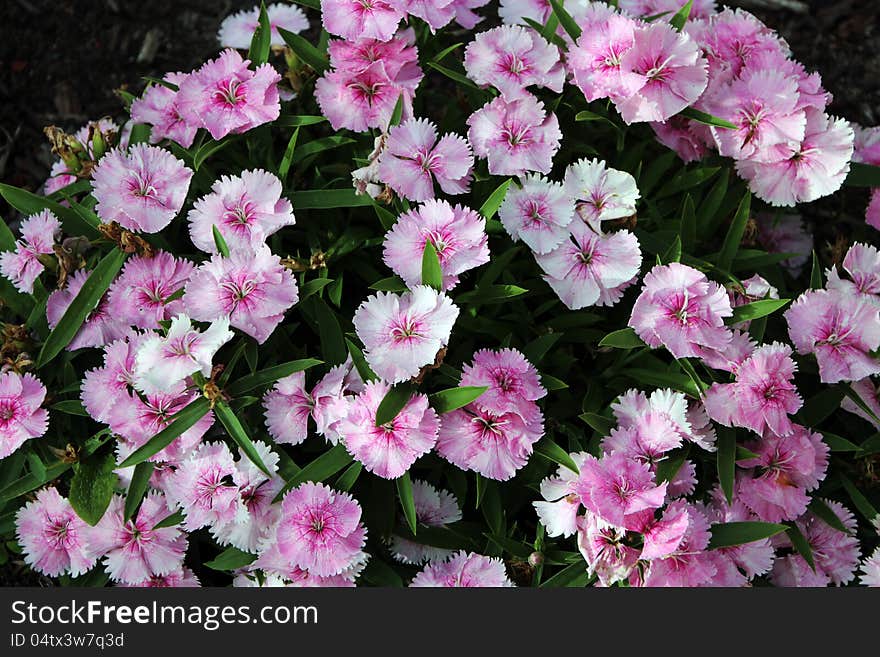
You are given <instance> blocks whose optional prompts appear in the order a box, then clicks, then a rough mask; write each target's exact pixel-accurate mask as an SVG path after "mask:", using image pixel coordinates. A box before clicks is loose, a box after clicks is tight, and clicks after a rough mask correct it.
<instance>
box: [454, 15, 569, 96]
mask: <svg viewBox="0 0 880 657" xmlns="http://www.w3.org/2000/svg"><path fill="white" fill-rule="evenodd" d="M559 60H560V58H559V50H558V49H557V48H556V47H555V46H553V45H551V44H549V43H547V42H546V41H545V40H544V39H543V37H541V36H540V35H539V34H538V33H537V32H535V31H534V30H532V29H531V28H525V27H520V26H512V25H502V26H500V27H496V28H493V29H491V30H488V31H486V32H480V33H479V34H477V36H476V38H475V39H474V41H472V42H471V43H470V44H469V45H468V47H467V49H466V50H465V53H464V68H465V71H467V74H468V77H469V78H470V79H471V80H473V81H474V82H476V83H477V84H479V85H489V86H493V87H495V88H496V89H498V91H500V92H501V95H502V96H504V97H505V98H507V99H509V100H512V99H515V98H518V97H520V96H523V95H525V94H526V93H527V92H526V87H532V86H536V87H547V88H548V89H550V90H552V91H555V92H556V93H561V92H562V85H563V82H564V81H565V72H564V70H563V68H562V64H561V63H560V61H559Z"/></svg>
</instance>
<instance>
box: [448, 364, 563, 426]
mask: <svg viewBox="0 0 880 657" xmlns="http://www.w3.org/2000/svg"><path fill="white" fill-rule="evenodd" d="M461 385H463V386H485V387H486V388H487V390H486V391H485V392H484V393H483V394H482V395H480V396H479V397H477V399H476V400H475V401H474V404H475V405H476V406H477V407H479V408H482V409H484V410H487V411H492V412H495V413H519V414H520V415H522V416H523V417H527V416H529V415H531V414H533V413H534V404H533V403H532V402H535V401H537V400H538V399H541V398H542V397H544V396H545V395H546V394H547V391H546V390H545V389H544V386H542V385H541V377H540V375H539V374H538V370H537V369H535V366H534V365H532V364H531V363H530V362H529V361H528V360H527V359H526V357H525V356H524V355H523V354H522V353H521V352H519V351H517V350H516V349H499V350H497V351H493V350H491V349H481V350H480V351H478V352H477V353H475V354H474V359H473V362H472V363H470V364H467V365H465V366H464V367H463V368H462V374H461Z"/></svg>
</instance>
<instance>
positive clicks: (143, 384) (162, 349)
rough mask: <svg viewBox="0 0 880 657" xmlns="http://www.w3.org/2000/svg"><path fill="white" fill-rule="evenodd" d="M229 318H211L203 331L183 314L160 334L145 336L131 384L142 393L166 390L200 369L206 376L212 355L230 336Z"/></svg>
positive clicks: (210, 366) (231, 333) (138, 352)
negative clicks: (195, 326) (164, 332)
mask: <svg viewBox="0 0 880 657" xmlns="http://www.w3.org/2000/svg"><path fill="white" fill-rule="evenodd" d="M234 335H235V334H234V333H233V332H232V331H230V330H229V319H228V318H226V317H222V318H220V319H218V320H216V321H214V322H213V323H212V324H211V326H209V327H208V329H207V330H205V331H204V332H202V331H199V330H197V329H193V327H192V322H191V321H190V319H189V317H187V316H186V315H183V314H181V315H178V316H177V317H175V318H174V319H173V320H171V326H170V327H169V328H168V332H167V333H166V334H165V335H164V336H161V335H158V334H155V333H154V334H153V335H150V336H149V337H147V338H146V339H145V340H144V341H143V342H142V343H141V344H140V347H139V348H138V351H137V356H136V358H135V370H134V387H135V388H137V389H138V390H139V391H141V392H143V393H146V394H155V393H161V392H167V391H169V390H172V389H174V388H175V387H176V386H177V385H178V384H179V383H182V382H183V381H184V380H185V379H186V378H187V377H189V376H191V375H192V374H195V373H196V372H201V374H202V376H204V377H207V378H210V376H211V369H212V367H213V360H214V355H215V354H216V353H217V351H218V350H219V349H220V347H222V346H223V345H224V344H226V343H227V342H229V340H231V339H232V338H233V337H234Z"/></svg>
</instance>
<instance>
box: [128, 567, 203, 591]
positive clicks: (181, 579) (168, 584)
mask: <svg viewBox="0 0 880 657" xmlns="http://www.w3.org/2000/svg"><path fill="white" fill-rule="evenodd" d="M127 586H134V587H137V588H151V589H171V588H196V587H199V586H201V583H200V582H199V578H198V577H196V575H195V573H194V572H193V571H191V570H190V569H189V568H187V567H186V566H181V567H180V568H179V569H177V570H172V571H171V572H170V573H165V574H164V575H150V576H149V577H148V578H147V579H145V580H143V581H140V582H138V583H136V584H129V585H127Z"/></svg>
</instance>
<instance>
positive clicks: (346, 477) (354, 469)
mask: <svg viewBox="0 0 880 657" xmlns="http://www.w3.org/2000/svg"><path fill="white" fill-rule="evenodd" d="M363 469H364V466H363V464H362V463H360V462H359V461H355V462H354V463H352V464H351V465H350V466H348V468H346V470H345V472H343V473H342V474H341V475H339V479H337V480H336V485H335V486H334V488H335V489H336V490H339V491H343V492H345V493H347V492H348V491H350V490H351V489H352V487H353V486H354V484H355V482H356V481H357V479H358V477H359V476H360V474H361V471H362V470H363Z"/></svg>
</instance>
